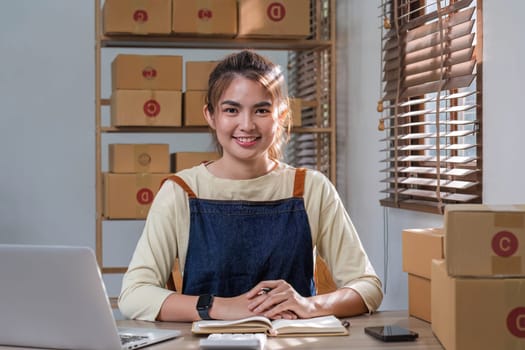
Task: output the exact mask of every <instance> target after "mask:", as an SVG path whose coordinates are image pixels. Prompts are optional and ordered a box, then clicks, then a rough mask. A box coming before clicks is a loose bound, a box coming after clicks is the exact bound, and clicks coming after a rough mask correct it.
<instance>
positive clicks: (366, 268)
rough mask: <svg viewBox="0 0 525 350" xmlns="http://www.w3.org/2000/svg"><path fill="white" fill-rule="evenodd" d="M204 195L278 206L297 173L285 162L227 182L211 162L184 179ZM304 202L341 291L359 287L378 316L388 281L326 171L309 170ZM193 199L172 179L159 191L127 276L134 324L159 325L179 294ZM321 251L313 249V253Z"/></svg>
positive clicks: (124, 303) (124, 304)
mask: <svg viewBox="0 0 525 350" xmlns="http://www.w3.org/2000/svg"><path fill="white" fill-rule="evenodd" d="M177 175H178V176H179V177H181V178H182V179H183V180H184V181H185V182H186V183H187V184H188V185H189V187H190V188H191V189H192V190H193V192H195V194H196V195H197V197H199V198H205V199H216V200H247V201H274V200H279V199H283V198H289V197H292V193H293V183H294V176H295V168H292V167H290V166H288V165H286V164H284V163H279V165H278V166H277V167H276V168H275V169H274V170H273V171H272V172H270V173H268V174H266V175H263V176H261V177H258V178H255V179H249V180H230V179H222V178H218V177H215V176H214V175H212V174H211V173H210V172H209V171H208V169H207V168H206V166H205V165H204V164H201V165H199V166H196V167H194V168H191V169H187V170H183V171H181V172H179V173H178V174H177ZM304 201H305V207H306V212H307V215H308V222H309V224H310V230H311V234H312V242H313V245H314V247H312V249H315V250H316V252H317V253H318V254H319V255H320V256H322V257H323V258H324V259H325V260H326V262H327V264H328V267H329V269H330V271H331V273H332V277H333V279H334V282H335V283H336V285H337V286H338V287H339V288H342V287H346V288H352V289H354V290H355V291H356V292H357V293H359V294H360V295H361V297H362V298H363V300H364V302H365V304H366V306H367V307H368V310H369V311H370V312H372V311H375V310H376V309H377V308H378V307H379V305H380V303H381V301H382V298H383V293H382V290H381V282H380V280H379V278H378V277H377V275H376V273H375V271H374V268H373V267H372V265H371V263H370V261H369V259H368V256H367V254H366V252H365V251H364V249H363V246H362V244H361V241H360V239H359V236H358V235H357V232H356V230H355V228H354V225H353V224H352V221H351V219H350V217H349V216H348V214H347V212H346V210H345V208H344V206H343V204H342V202H341V200H340V198H339V195H338V194H337V191H336V189H335V188H334V186H333V185H332V183H331V182H330V181H329V180H328V178H326V176H324V175H323V174H322V173H320V172H318V171H315V170H310V169H309V170H308V171H307V173H306V179H305V188H304ZM188 203H189V202H188V196H187V194H186V192H184V190H183V189H182V188H181V187H180V186H179V185H177V184H176V183H175V182H173V181H171V180H168V181H166V182H165V183H164V184H163V185H162V187H161V188H160V190H159V192H158V193H157V195H156V197H155V199H154V201H153V203H152V205H151V208H150V210H149V213H148V217H147V219H146V223H145V226H144V230H143V233H142V236H141V238H140V239H139V241H138V243H137V247H136V249H135V252H134V254H133V257H132V259H131V262H130V264H129V268H128V271H127V272H126V274H125V275H124V279H123V283H122V291H121V294H120V297H119V308H120V310H121V312H122V314H123V315H125V316H126V317H129V318H132V319H141V320H149V321H153V320H155V319H156V317H157V315H158V313H159V311H160V308H161V306H162V304H163V302H164V300H165V299H166V298H167V297H168V296H169V295H170V294H171V293H173V291H171V290H168V289H166V288H165V286H166V282H167V280H168V278H169V276H170V274H171V271H172V268H173V263H174V261H175V258H179V262H180V269H181V271H182V273H183V274H184V262H185V260H186V252H187V248H188V239H189V232H190V210H189V204H188ZM313 253H314V250H312V254H313Z"/></svg>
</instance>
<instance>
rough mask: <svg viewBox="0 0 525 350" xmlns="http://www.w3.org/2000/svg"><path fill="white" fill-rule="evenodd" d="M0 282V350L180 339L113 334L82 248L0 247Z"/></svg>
mask: <svg viewBox="0 0 525 350" xmlns="http://www.w3.org/2000/svg"><path fill="white" fill-rule="evenodd" d="M0 281H1V287H0V310H1V311H0V345H15V346H26V347H27V346H29V347H40V348H55V349H93V350H112V349H137V348H140V347H144V346H147V345H151V344H153V343H157V342H160V341H163V340H167V339H172V338H174V337H177V336H179V335H180V334H181V333H180V331H178V330H166V329H156V328H128V329H118V328H117V326H116V323H115V320H114V318H113V313H112V310H111V306H110V304H109V301H108V297H107V295H106V291H105V288H104V283H103V281H102V277H101V275H100V272H99V269H98V265H97V262H96V259H95V254H94V253H93V250H92V249H90V248H87V247H71V246H32V245H0ZM152 327H154V326H152ZM119 335H121V336H119ZM121 339H125V341H127V343H126V344H123V341H122V340H121Z"/></svg>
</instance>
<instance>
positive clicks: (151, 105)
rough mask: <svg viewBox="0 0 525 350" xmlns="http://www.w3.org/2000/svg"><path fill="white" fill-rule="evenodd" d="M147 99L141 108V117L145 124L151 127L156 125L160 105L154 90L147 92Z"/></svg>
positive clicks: (160, 108) (160, 110)
mask: <svg viewBox="0 0 525 350" xmlns="http://www.w3.org/2000/svg"><path fill="white" fill-rule="evenodd" d="M149 92H150V95H149V99H147V100H146V101H144V104H143V106H142V109H143V111H142V112H143V115H144V117H145V119H146V124H148V125H149V126H153V125H155V124H157V117H158V116H159V115H160V114H161V113H162V106H161V103H160V102H159V101H158V97H157V93H156V92H155V90H149Z"/></svg>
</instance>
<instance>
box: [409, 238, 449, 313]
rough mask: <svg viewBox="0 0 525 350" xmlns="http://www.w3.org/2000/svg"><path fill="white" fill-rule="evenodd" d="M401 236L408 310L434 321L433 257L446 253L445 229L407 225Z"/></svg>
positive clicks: (441, 257) (441, 256)
mask: <svg viewBox="0 0 525 350" xmlns="http://www.w3.org/2000/svg"><path fill="white" fill-rule="evenodd" d="M401 236H402V238H401V239H402V249H403V256H402V259H403V271H405V272H408V314H409V315H411V316H414V317H417V318H420V319H422V320H425V321H427V322H431V316H430V276H431V269H432V259H443V257H444V248H443V240H444V232H443V229H442V228H424V229H406V230H403V232H402V233H401Z"/></svg>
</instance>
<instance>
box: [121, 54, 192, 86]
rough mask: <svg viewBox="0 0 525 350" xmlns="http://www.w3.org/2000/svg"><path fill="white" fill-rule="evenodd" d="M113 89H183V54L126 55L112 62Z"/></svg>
mask: <svg viewBox="0 0 525 350" xmlns="http://www.w3.org/2000/svg"><path fill="white" fill-rule="evenodd" d="M111 88H112V90H113V91H114V90H117V89H119V90H179V91H180V90H182V56H168V55H124V54H120V55H117V56H116V57H115V59H114V60H113V62H112V63H111Z"/></svg>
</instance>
